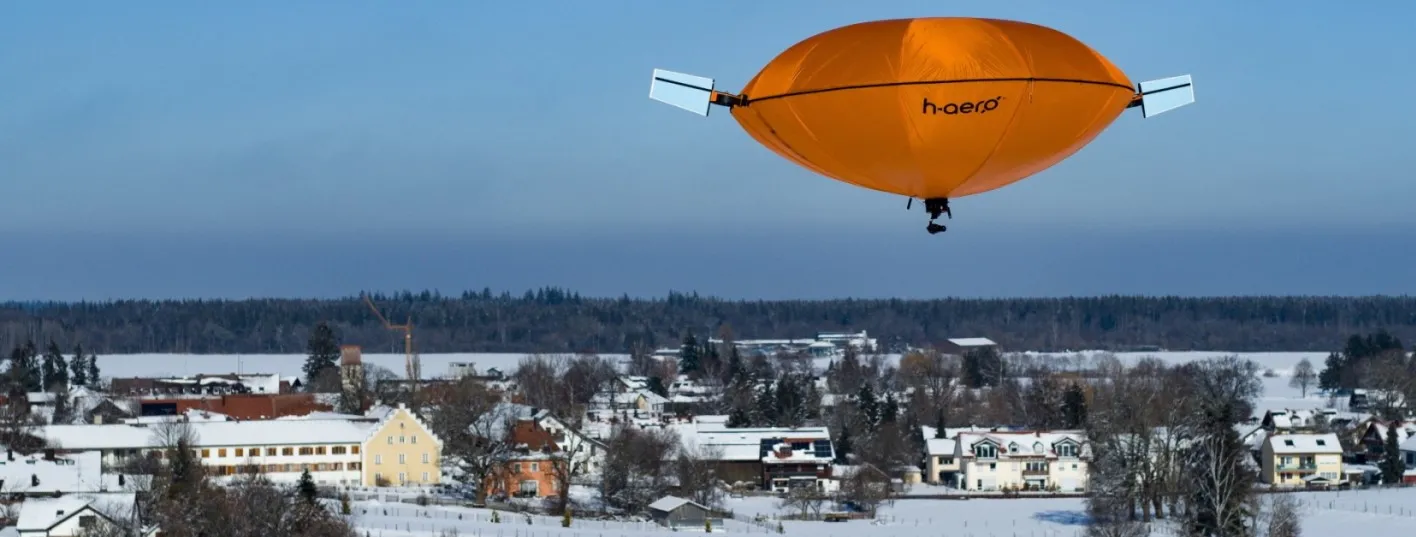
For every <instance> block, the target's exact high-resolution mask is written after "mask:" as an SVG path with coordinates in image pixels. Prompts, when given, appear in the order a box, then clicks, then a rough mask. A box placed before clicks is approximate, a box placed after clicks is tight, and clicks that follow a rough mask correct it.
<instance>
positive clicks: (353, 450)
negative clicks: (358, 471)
mask: <svg viewBox="0 0 1416 537" xmlns="http://www.w3.org/2000/svg"><path fill="white" fill-rule="evenodd" d="M349 452H350V453H352V454H354V455H358V454H359V446H349Z"/></svg>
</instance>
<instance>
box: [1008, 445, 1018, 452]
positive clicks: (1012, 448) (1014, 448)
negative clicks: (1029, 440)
mask: <svg viewBox="0 0 1416 537" xmlns="http://www.w3.org/2000/svg"><path fill="white" fill-rule="evenodd" d="M1017 452H1018V443H1017V442H1009V443H1008V453H1017Z"/></svg>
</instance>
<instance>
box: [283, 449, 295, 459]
mask: <svg viewBox="0 0 1416 537" xmlns="http://www.w3.org/2000/svg"><path fill="white" fill-rule="evenodd" d="M280 454H281V455H284V456H286V457H293V456H295V448H289V447H283V448H280Z"/></svg>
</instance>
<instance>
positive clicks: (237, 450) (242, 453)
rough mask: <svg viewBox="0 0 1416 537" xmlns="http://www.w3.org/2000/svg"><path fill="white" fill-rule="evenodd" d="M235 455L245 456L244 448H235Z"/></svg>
mask: <svg viewBox="0 0 1416 537" xmlns="http://www.w3.org/2000/svg"><path fill="white" fill-rule="evenodd" d="M236 456H237V457H245V456H246V450H245V449H243V448H236Z"/></svg>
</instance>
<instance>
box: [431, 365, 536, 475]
mask: <svg viewBox="0 0 1416 537" xmlns="http://www.w3.org/2000/svg"><path fill="white" fill-rule="evenodd" d="M430 405H431V407H432V408H430V409H429V410H430V411H431V412H430V413H431V415H432V416H431V420H430V421H431V423H430V425H431V426H432V428H433V430H434V432H436V433H437V434H438V436H439V437H441V438H442V439H443V453H444V454H446V458H447V461H448V462H449V463H450V464H452V465H454V466H455V467H456V469H457V470H458V473H459V474H461V478H462V481H463V482H464V483H467V484H469V485H471V486H473V487H476V497H477V500H478V501H479V502H482V501H485V499H486V484H487V482H488V478H490V477H491V476H492V473H493V472H494V471H495V470H497V469H498V468H499V467H501V466H502V463H504V462H505V461H506V460H507V458H508V457H509V456H510V455H511V452H512V450H511V446H510V444H509V443H508V442H506V437H507V435H508V434H509V433H510V431H511V423H512V422H513V420H514V419H515V417H516V416H515V407H513V406H512V405H509V404H503V403H502V402H501V401H500V398H499V397H498V396H497V395H496V394H495V393H493V392H492V391H491V390H489V389H487V386H486V385H485V384H483V383H482V382H481V381H480V380H477V379H474V378H471V377H465V378H463V379H461V380H458V381H457V382H456V383H455V384H453V385H451V386H448V387H447V388H446V389H444V390H440V393H439V394H438V396H437V398H436V400H434V401H430Z"/></svg>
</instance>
